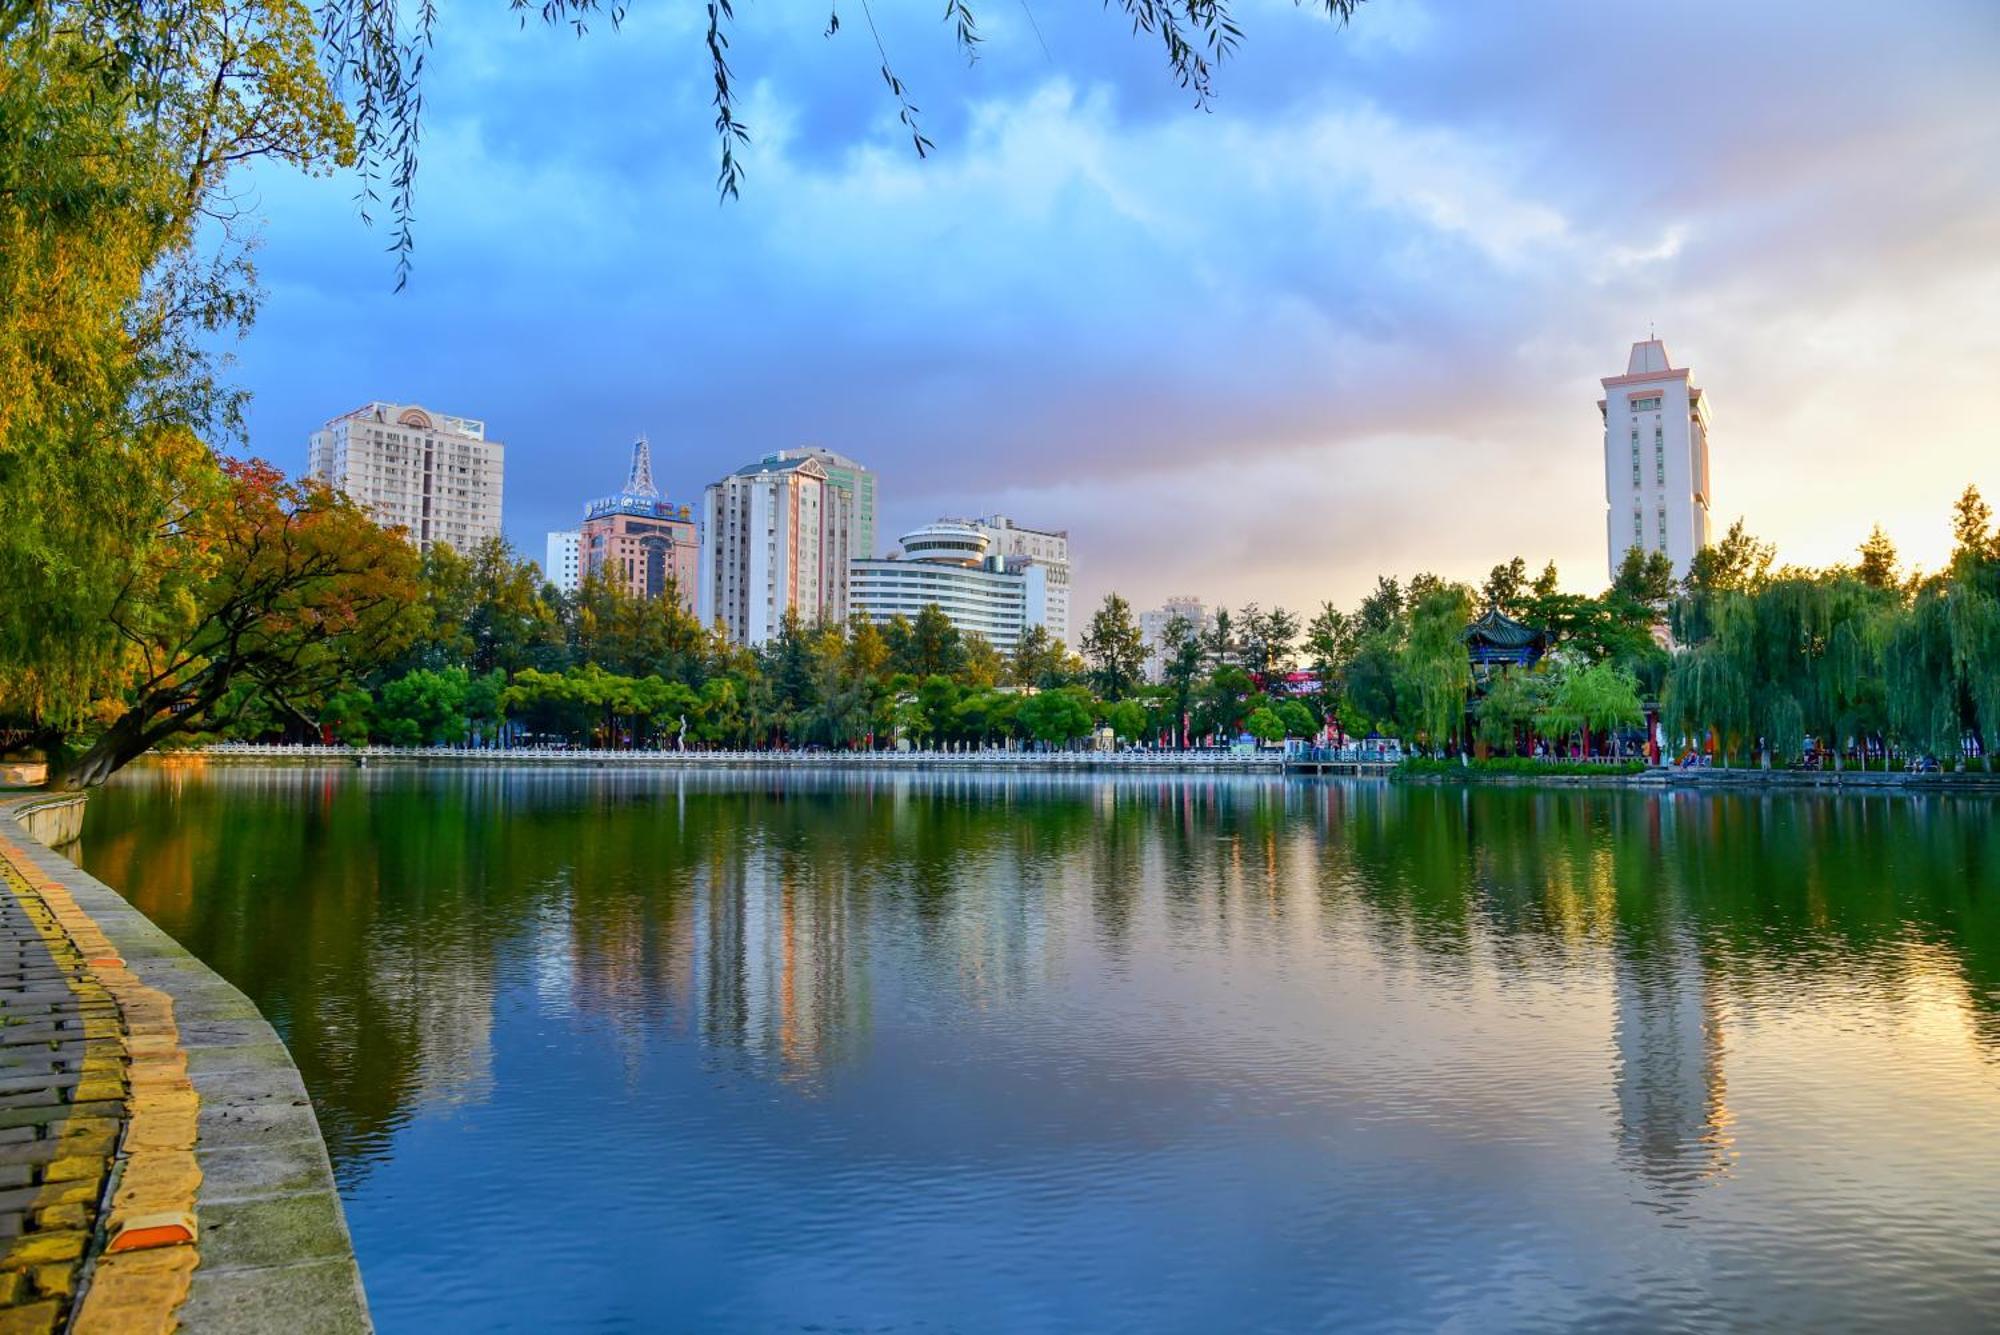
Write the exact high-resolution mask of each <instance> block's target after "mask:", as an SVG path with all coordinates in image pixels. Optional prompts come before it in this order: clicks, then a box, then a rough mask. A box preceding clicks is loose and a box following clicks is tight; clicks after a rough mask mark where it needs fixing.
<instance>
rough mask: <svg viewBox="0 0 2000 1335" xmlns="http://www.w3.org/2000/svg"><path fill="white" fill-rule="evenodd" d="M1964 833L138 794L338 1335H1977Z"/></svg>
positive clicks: (815, 783)
mask: <svg viewBox="0 0 2000 1335" xmlns="http://www.w3.org/2000/svg"><path fill="white" fill-rule="evenodd" d="M1996 816H2000V811H1996V804H1995V803H1994V802H1993V801H1992V800H1991V799H1988V798H1982V797H1976V796H1975V797H1951V796H1945V795H1926V796H1903V795H1884V796H1845V795H1843V796H1822V795H1815V794H1797V795H1794V794H1790V793H1786V794H1771V795H1754V794H1753V795H1742V794H1728V795H1708V794H1701V793H1651V792H1643V793H1642V792H1636V791H1627V790H1617V789H1592V790H1585V789H1561V790H1529V789H1521V788H1488V789H1476V790H1471V791H1467V790H1463V789H1459V788H1451V787H1406V786H1400V785H1389V784H1381V783H1370V782H1366V781H1343V780H1329V781H1306V780H1284V779H1279V778H1269V779H1265V778H1217V777H1206V776H1189V777H1186V778H1181V779H1176V778H1161V777H1157V776H1147V777H1143V778H1130V779H1128V778H1118V777H1105V778H1096V777H1090V776H1048V777H1039V776H1021V775H995V776H982V775H963V774H960V775H941V776H925V775H867V776H854V777H848V776H842V775H839V774H833V773H826V774H812V773H801V772H794V771H784V772H778V771H773V772H770V773H759V772H737V773H726V774H725V773H718V774H685V773H672V772H664V773H661V772H647V773H640V772H630V773H628V772H620V771H613V770H604V769H575V770H558V771H553V772H543V771H521V770H506V769H498V768H494V769H450V768H439V769H427V770H415V769H405V770H398V769H386V768H378V769H369V770H361V769H353V768H333V767H327V768H309V767H302V768H275V767H274V768H251V767H224V766H212V767H208V768H199V767H190V768H169V767H165V766H140V767H136V768H135V769H133V770H132V771H130V772H128V773H127V774H124V775H121V776H120V777H119V778H118V779H117V780H116V781H114V782H113V783H112V784H111V785H110V786H109V787H107V788H106V789H105V790H104V791H103V792H101V793H99V794H98V795H97V796H95V797H94V798H93V799H92V801H91V804H90V808H89V813H88V816H87V819H86V822H85V828H84V836H83V839H82V841H81V844H80V847H79V849H78V850H77V855H78V856H79V857H80V860H81V861H82V863H83V865H84V866H85V867H86V868H87V869H88V870H89V871H90V872H91V873H92V874H93V875H95V876H97V877H99V878H100V879H102V880H104V881H106V882H108V883H109V884H111V885H113V886H115V887H117V888H119V889H120V890H122V891H124V892H125V893H126V894H127V895H128V896H129V897H130V898H131V900H132V901H133V902H134V903H135V904H137V905H138V906H139V907H140V908H142V909H143V910H145V912H146V913H147V914H149V915H150V916H151V917H152V918H153V920H154V921H155V922H157V923H159V924H160V925H161V926H162V927H163V928H165V929H166V930H167V931H168V932H170V933H172V934H173V935H174V936H175V937H177V938H178V939H179V940H180V941H182V942H183V943H184V944H186V945H187V947H188V948H189V949H190V950H192V951H193V952H194V953H195V954H196V955H198V956H200V957H201V958H202V959H203V960H205V961H207V962H208V963H209V964H210V965H212V966H213V967H214V968H215V969H217V970H218V971H219V972H220V973H222V974H223V975H224V976H226V977H227V978H228V979H229V980H230V981H231V982H233V983H235V984H236V985H237V986H238V987H240V988H242V989H243V990H244V991H245V992H246V993H248V994H249V995H250V997H251V998H252V999H254V1000H255V1001H256V1002H257V1004H258V1005H259V1006H260V1007H262V1009H263V1010H264V1013H265V1014H266V1015H267V1016H268V1017H269V1018H270V1019H271V1021H272V1023H273V1024H274V1025H275V1026H276V1027H277V1029H278V1031H279V1033H280V1034H281V1035H283V1037H284V1039H285V1041H286V1042H287V1043H288V1044H289V1045H290V1047H291V1050H292V1052H293V1055H294V1056H295V1058H296V1059H297V1062H298V1066H299V1069H300V1071H301V1073H302V1074H303V1075H304V1078H305V1082H306V1084H307V1086H308V1088H309V1089H310V1090H311V1092H312V1095H313V1099H314V1103H315V1106H316V1107H317V1109H318V1112H319V1117H320V1122H321V1125H322V1127H323V1128H324V1130H325V1132H326V1137H327V1141H328V1146H329V1149H330V1150H331V1152H332V1156H333V1160H334V1164H335V1169H336V1173H337V1175H338V1177H339V1180H340V1184H341V1190H342V1193H343V1196H344V1199H345V1201H346V1205H347V1211H348V1220H349V1223H350V1226H351V1228H352V1230H353V1234H354V1241H355V1245H356V1249H357V1252H358V1254H359V1257H360V1261H361V1268H362V1274H363V1277H364V1279H365V1281H366V1284H367V1288H368V1294H369V1299H370V1302H371V1304H372V1306H373V1309H374V1313H375V1318H376V1321H377V1323H378V1324H379V1326H380V1327H381V1328H382V1329H383V1330H384V1331H390V1332H398V1331H436V1330H476V1331H486V1330H502V1329H505V1330H523V1331H549V1330H558V1329H586V1330H659V1329H673V1330H718V1331H738V1330H740V1331H767V1330H817V1331H950V1330H965V1331H1003V1330H1004V1331H1024V1330H1025V1331H1034V1330H1052V1331H1056V1330H1062V1331H1069V1330H1074V1331H1106V1330H1136V1329H1145V1330H1159V1331H1204V1332H1209V1331H1221V1330H1230V1331H1237V1330H1273V1331H1294V1330H1303V1329H1325V1328H1333V1327H1337V1328H1341V1329H1425V1330H1428V1329H1433V1328H1436V1327H1440V1326H1446V1325H1456V1326H1458V1327H1459V1328H1461V1329H1467V1330H1491V1329H1522V1330H1534V1329H1558V1328H1573V1327H1579V1326H1594V1327H1600V1328H1606V1327H1608V1328H1632V1329H1647V1330H1663V1329H1689V1330H1721V1329H1742V1328H1745V1327H1752V1326H1767V1327H1782V1328H1787V1329H1821V1330H1825V1329H1839V1328H1863V1327H1876V1328H1879V1327H1881V1326H1884V1325H1897V1326H1901V1327H1905V1328H1920V1329H1925V1330H1930V1331H1937V1330H1953V1329H1963V1330H1973V1329H1981V1328H1984V1329H1993V1328H1995V1327H1996V1325H2000V819H1996Z"/></svg>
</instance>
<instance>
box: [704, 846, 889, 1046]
mask: <svg viewBox="0 0 2000 1335" xmlns="http://www.w3.org/2000/svg"><path fill="white" fill-rule="evenodd" d="M743 852H744V856H743V857H742V858H741V861H740V862H739V864H738V865H737V866H734V867H729V866H726V865H721V864H720V863H719V862H716V863H711V864H710V866H709V867H707V868H705V869H704V874H703V875H702V876H701V877H700V878H699V880H698V884H697V888H696V903H697V905H698V908H697V911H696V913H695V915H694V930H695V937H694V940H693V942H692V943H691V945H692V949H691V966H692V974H693V978H694V980H695V986H694V989H693V994H694V996H695V997H696V999H697V1004H698V1005H699V1006H700V1008H701V1009H700V1015H701V1021H700V1023H701V1033H702V1036H703V1037H704V1039H706V1040H707V1041H708V1042H709V1043H711V1044H715V1045H718V1046H724V1047H731V1048H735V1049H737V1050H739V1051H742V1052H744V1053H746V1054H748V1055H749V1056H751V1057H753V1058H755V1059H759V1060H762V1061H769V1062H774V1063H776V1065H777V1067H778V1069H779V1071H780V1073H781V1074H782V1075H784V1076H786V1077H788V1078H809V1077H811V1076H813V1075H815V1074H817V1073H818V1072H819V1071H821V1070H822V1069H823V1068H824V1067H825V1066H826V1065H827V1064H828V1063H829V1062H830V1061H832V1060H835V1059H837V1058H838V1057H840V1056H842V1055H844V1053H845V1052H847V1051H849V1050H850V1047H851V1045H852V1044H853V1043H854V1041H855V1040H856V1039H858V1038H859V1037H860V1036H861V1035H862V1034H863V1033H865V1031H866V1028H867V1023H868V1002H867V995H868V994H867V985H866V976H865V971H864V970H865V962H864V960H863V959H862V958H861V955H860V952H858V951H856V950H855V948H854V926H853V917H852V913H853V910H852V907H851V906H850V904H849V894H850V891H851V886H850V884H849V883H848V880H847V875H846V868H845V866H844V865H843V866H831V867H830V866H828V865H826V863H825V862H824V861H823V860H820V859H815V858H812V857H810V856H809V855H807V854H805V853H794V852H788V851H786V850H781V849H774V848H757V847H753V848H750V849H747V850H743Z"/></svg>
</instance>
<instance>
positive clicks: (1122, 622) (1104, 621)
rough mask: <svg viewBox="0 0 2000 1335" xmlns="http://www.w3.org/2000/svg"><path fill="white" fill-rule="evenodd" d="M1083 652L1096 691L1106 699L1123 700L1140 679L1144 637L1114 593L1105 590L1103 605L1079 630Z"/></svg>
mask: <svg viewBox="0 0 2000 1335" xmlns="http://www.w3.org/2000/svg"><path fill="white" fill-rule="evenodd" d="M1083 656H1084V660H1085V661H1086V662H1088V663H1089V664H1090V675H1091V680H1092V682H1093V683H1094V684H1095V685H1096V687H1097V693H1098V694H1099V695H1102V696H1103V697H1104V698H1105V699H1107V700H1113V701H1116V700H1123V699H1124V698H1125V697H1126V696H1128V695H1130V694H1131V693H1132V691H1133V690H1134V689H1135V688H1136V687H1137V686H1138V685H1139V683H1140V681H1141V680H1142V674H1143V673H1144V672H1145V668H1146V641H1145V637H1144V636H1143V635H1141V634H1140V633H1139V627H1138V624H1137V623H1136V622H1134V621H1133V620H1132V608H1131V606H1130V605H1129V604H1128V603H1127V602H1126V601H1125V600H1124V599H1123V598H1120V597H1119V596H1118V595H1117V594H1115V593H1111V594H1106V595H1105V597H1104V605H1103V606H1102V607H1100V608H1098V609H1097V611H1096V612H1094V613H1093V614H1092V615H1091V618H1090V627H1089V629H1087V630H1085V631H1084V633H1083Z"/></svg>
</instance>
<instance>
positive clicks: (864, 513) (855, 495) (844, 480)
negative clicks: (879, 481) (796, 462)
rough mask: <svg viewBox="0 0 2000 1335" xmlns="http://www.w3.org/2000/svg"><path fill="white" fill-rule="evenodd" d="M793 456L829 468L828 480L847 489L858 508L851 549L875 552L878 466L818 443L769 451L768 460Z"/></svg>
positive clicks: (862, 553) (864, 553)
mask: <svg viewBox="0 0 2000 1335" xmlns="http://www.w3.org/2000/svg"><path fill="white" fill-rule="evenodd" d="M793 459H812V460H815V461H816V462H817V463H818V464H819V466H820V467H821V468H824V469H825V470H826V480H827V481H829V482H831V483H832V484H833V485H834V486H836V487H839V488H840V489H841V490H843V491H845V492H846V493H847V498H848V501H849V502H850V504H851V505H852V506H853V508H854V540H853V543H852V546H851V550H852V551H853V554H854V555H855V556H873V555H875V514H876V502H875V470H873V469H872V468H869V467H868V466H867V465H866V464H862V463H857V462H856V461H855V460H853V459H850V458H848V457H847V456H846V455H844V454H835V453H834V452H833V451H832V450H825V449H821V448H820V447H819V446H817V445H806V446H802V447H800V448H799V449H796V450H779V451H778V452H777V453H776V454H770V455H766V456H765V457H764V462H765V463H772V464H775V463H785V462H788V461H790V460H793Z"/></svg>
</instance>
